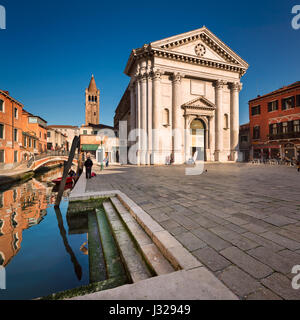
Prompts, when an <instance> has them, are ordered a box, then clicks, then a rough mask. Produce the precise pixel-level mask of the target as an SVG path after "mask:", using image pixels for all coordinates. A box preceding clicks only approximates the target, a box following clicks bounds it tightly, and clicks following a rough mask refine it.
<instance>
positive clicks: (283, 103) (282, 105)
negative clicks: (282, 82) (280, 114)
mask: <svg viewBox="0 0 300 320" xmlns="http://www.w3.org/2000/svg"><path fill="white" fill-rule="evenodd" d="M285 109H286V106H285V99H282V100H281V110H285Z"/></svg>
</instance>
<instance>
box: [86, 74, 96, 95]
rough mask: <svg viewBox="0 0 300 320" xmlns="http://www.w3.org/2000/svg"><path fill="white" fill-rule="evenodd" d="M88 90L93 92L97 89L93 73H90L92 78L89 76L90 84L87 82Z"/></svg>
mask: <svg viewBox="0 0 300 320" xmlns="http://www.w3.org/2000/svg"><path fill="white" fill-rule="evenodd" d="M88 90H89V91H90V92H95V91H97V86H96V81H95V78H94V75H92V78H91V81H90V84H89V89H88Z"/></svg>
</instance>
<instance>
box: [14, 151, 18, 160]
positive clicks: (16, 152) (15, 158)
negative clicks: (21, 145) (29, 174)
mask: <svg viewBox="0 0 300 320" xmlns="http://www.w3.org/2000/svg"><path fill="white" fill-rule="evenodd" d="M14 162H18V151H14Z"/></svg>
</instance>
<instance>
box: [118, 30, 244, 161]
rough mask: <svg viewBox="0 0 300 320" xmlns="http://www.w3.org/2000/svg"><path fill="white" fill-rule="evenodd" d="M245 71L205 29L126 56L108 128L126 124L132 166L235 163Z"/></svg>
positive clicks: (217, 39)
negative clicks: (122, 88)
mask: <svg viewBox="0 0 300 320" xmlns="http://www.w3.org/2000/svg"><path fill="white" fill-rule="evenodd" d="M247 69H248V64H247V63H246V62H245V61H244V60H243V59H242V58H241V57H240V56H238V55H237V54H236V53H235V52H233V51H232V50H231V49H230V48H229V47H228V46H227V45H225V44H224V43H223V42H222V41H221V40H220V39H219V38H217V37H216V36H215V35H214V34H213V33H212V32H210V31H209V30H208V29H207V28H206V27H203V28H200V29H197V30H194V31H191V32H187V33H183V34H180V35H177V36H173V37H170V38H167V39H163V40H160V41H155V42H152V43H150V44H147V45H144V46H143V47H142V48H139V49H136V50H133V51H132V53H131V55H130V57H129V60H128V62H127V65H126V69H125V74H126V75H128V76H129V77H130V78H131V80H130V84H129V86H128V88H127V90H126V92H125V93H124V96H123V98H122V100H121V102H120V104H119V106H118V107H117V109H116V114H115V128H118V126H119V121H122V120H127V121H128V130H129V131H132V130H134V131H133V133H131V134H130V139H129V140H134V141H132V142H129V145H131V147H132V146H133V145H134V146H135V148H136V155H137V161H136V162H137V163H138V164H165V163H166V161H167V159H170V158H171V159H172V162H173V163H174V164H183V163H185V162H187V161H189V159H191V158H193V157H194V160H197V159H198V160H205V161H221V162H226V161H237V160H238V158H239V92H240V90H241V88H242V84H241V82H240V80H241V78H242V76H243V75H244V74H245V73H246V71H247ZM195 154H196V156H195ZM195 157H196V158H195Z"/></svg>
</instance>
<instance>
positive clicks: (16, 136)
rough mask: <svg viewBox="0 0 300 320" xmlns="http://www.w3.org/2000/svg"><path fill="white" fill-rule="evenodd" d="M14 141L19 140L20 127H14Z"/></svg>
mask: <svg viewBox="0 0 300 320" xmlns="http://www.w3.org/2000/svg"><path fill="white" fill-rule="evenodd" d="M14 141H15V142H18V129H14Z"/></svg>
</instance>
